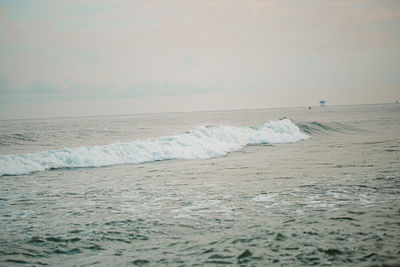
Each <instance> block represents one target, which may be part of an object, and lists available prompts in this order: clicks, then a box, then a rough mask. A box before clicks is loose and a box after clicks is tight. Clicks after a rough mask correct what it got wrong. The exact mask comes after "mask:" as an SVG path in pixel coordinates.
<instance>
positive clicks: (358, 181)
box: [0, 104, 400, 266]
mask: <svg viewBox="0 0 400 267" xmlns="http://www.w3.org/2000/svg"><path fill="white" fill-rule="evenodd" d="M0 181H1V183H0V266H18V265H24V266H41V265H49V266H219V265H228V266H229V265H230V266H305V265H317V266H399V264H400V239H399V236H400V105H396V104H385V105H355V106H326V107H313V108H312V109H311V110H309V109H308V107H307V108H305V107H299V108H280V109H257V110H236V111H213V112H190V113H168V114H144V115H143V114H142V115H123V116H99V117H77V118H54V119H32V120H2V121H0Z"/></svg>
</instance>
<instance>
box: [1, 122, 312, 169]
mask: <svg viewBox="0 0 400 267" xmlns="http://www.w3.org/2000/svg"><path fill="white" fill-rule="evenodd" d="M307 138H309V136H308V135H306V134H304V133H302V132H301V131H300V129H299V128H298V127H297V126H296V125H295V124H294V123H293V122H291V121H290V120H289V119H283V120H278V121H270V122H268V123H265V124H264V125H260V126H255V127H231V126H201V127H198V128H196V129H194V130H192V131H189V132H186V133H183V134H180V135H174V136H164V137H159V138H153V139H148V140H144V141H140V140H137V141H133V142H129V143H115V144H109V145H102V146H82V147H77V148H65V149H63V150H55V151H53V150H49V151H43V152H37V153H29V154H20V155H0V176H3V175H21V174H29V173H31V172H37V171H45V170H49V169H59V168H81V167H104V166H111V165H119V164H137V163H143V162H150V161H159V160H171V159H208V158H214V157H221V156H225V155H226V154H228V153H229V152H233V151H237V150H240V149H241V148H243V147H244V146H246V145H249V144H283V143H293V142H298V141H300V140H304V139H307Z"/></svg>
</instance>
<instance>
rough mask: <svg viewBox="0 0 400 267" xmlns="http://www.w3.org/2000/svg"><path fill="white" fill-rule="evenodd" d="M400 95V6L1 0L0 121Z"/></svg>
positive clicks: (375, 2) (370, 2)
mask: <svg viewBox="0 0 400 267" xmlns="http://www.w3.org/2000/svg"><path fill="white" fill-rule="evenodd" d="M322 99H324V100H327V104H331V105H334V104H362V103H385V102H386V103H387V102H394V101H395V100H396V99H400V1H399V0H393V1H385V0H296V1H294V0H245V1H244V0H237V1H236V0H143V1H139V0H137V1H135V0H117V1H115V0H113V1H111V0H110V1H105V0H58V1H54V0H20V1H15V0H0V118H30V117H55V116H79V115H102V114H127V113H147V112H171V111H193V110H216V109H240V108H268V107H286V106H309V105H317V104H318V102H319V100H322Z"/></svg>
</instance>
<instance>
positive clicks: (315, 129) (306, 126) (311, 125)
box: [296, 121, 365, 135]
mask: <svg viewBox="0 0 400 267" xmlns="http://www.w3.org/2000/svg"><path fill="white" fill-rule="evenodd" d="M296 124H297V125H298V127H299V129H300V130H301V131H302V132H304V133H306V134H309V135H313V134H322V133H329V132H336V133H349V132H350V133H362V132H365V130H362V129H359V128H356V127H354V126H349V125H345V124H343V123H338V122H329V123H328V122H318V121H312V122H296Z"/></svg>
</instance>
